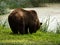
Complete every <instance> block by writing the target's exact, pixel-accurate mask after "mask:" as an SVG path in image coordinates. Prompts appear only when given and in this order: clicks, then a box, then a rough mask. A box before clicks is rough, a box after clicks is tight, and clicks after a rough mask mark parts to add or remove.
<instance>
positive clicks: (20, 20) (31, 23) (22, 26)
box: [8, 8, 40, 34]
mask: <svg viewBox="0 0 60 45" xmlns="http://www.w3.org/2000/svg"><path fill="white" fill-rule="evenodd" d="M8 22H9V25H10V28H11V30H12V32H13V33H20V34H27V33H28V28H29V32H30V33H34V32H36V31H37V30H38V29H39V28H40V22H39V19H38V17H37V13H36V11H34V10H24V9H21V8H17V9H15V10H14V11H12V13H11V14H10V15H9V16H8Z"/></svg>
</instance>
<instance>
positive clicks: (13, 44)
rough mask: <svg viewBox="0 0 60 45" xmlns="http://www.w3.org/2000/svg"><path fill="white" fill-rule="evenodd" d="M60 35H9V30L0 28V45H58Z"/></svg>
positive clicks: (47, 33) (42, 33)
mask: <svg viewBox="0 0 60 45" xmlns="http://www.w3.org/2000/svg"><path fill="white" fill-rule="evenodd" d="M59 44H60V34H56V33H51V32H50V33H49V32H42V31H40V30H38V31H37V32H36V33H33V34H24V35H21V34H11V29H10V28H3V27H2V26H0V45H59Z"/></svg>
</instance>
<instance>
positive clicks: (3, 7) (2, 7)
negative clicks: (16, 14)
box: [0, 1, 8, 15]
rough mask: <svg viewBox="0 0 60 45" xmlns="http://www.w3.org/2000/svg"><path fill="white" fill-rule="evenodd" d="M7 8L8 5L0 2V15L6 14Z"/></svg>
mask: <svg viewBox="0 0 60 45" xmlns="http://www.w3.org/2000/svg"><path fill="white" fill-rule="evenodd" d="M7 7H8V5H7V4H6V3H5V2H4V1H2V2H0V15H2V14H6V13H8V11H7Z"/></svg>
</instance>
